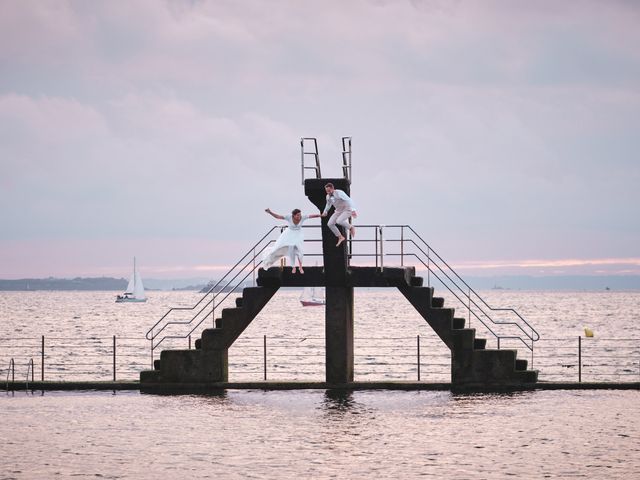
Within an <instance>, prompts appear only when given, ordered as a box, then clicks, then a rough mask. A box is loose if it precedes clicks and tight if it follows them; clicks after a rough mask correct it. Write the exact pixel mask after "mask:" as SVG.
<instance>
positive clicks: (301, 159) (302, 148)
mask: <svg viewBox="0 0 640 480" xmlns="http://www.w3.org/2000/svg"><path fill="white" fill-rule="evenodd" d="M300 172H301V173H302V185H304V138H301V139H300Z"/></svg>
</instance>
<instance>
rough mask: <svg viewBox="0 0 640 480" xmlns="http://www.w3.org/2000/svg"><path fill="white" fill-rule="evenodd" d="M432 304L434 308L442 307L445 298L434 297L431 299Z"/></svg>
mask: <svg viewBox="0 0 640 480" xmlns="http://www.w3.org/2000/svg"><path fill="white" fill-rule="evenodd" d="M431 306H432V307H433V308H442V307H443V306H444V298H442V297H433V299H432V300H431Z"/></svg>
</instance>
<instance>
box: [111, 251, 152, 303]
mask: <svg viewBox="0 0 640 480" xmlns="http://www.w3.org/2000/svg"><path fill="white" fill-rule="evenodd" d="M146 301H147V297H146V295H145V294H144V285H143V283H142V277H141V276H140V273H139V272H138V270H137V269H136V257H133V273H132V274H131V278H130V279H129V284H128V285H127V289H126V290H125V292H124V293H123V294H122V295H118V296H117V297H116V303H139V302H146Z"/></svg>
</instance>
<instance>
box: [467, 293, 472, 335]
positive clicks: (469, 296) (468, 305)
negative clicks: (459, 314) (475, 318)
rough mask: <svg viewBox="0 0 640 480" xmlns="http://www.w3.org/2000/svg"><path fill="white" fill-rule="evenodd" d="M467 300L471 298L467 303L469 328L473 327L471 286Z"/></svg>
mask: <svg viewBox="0 0 640 480" xmlns="http://www.w3.org/2000/svg"><path fill="white" fill-rule="evenodd" d="M467 300H469V302H468V304H467V308H468V309H469V328H471V287H469V293H468V294H467Z"/></svg>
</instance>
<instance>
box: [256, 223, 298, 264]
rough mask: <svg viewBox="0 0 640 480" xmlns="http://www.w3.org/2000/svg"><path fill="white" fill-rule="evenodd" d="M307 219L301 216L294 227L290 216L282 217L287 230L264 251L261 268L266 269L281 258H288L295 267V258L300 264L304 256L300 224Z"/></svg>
mask: <svg viewBox="0 0 640 480" xmlns="http://www.w3.org/2000/svg"><path fill="white" fill-rule="evenodd" d="M308 218H309V215H303V216H302V218H301V219H300V222H299V223H298V224H297V225H296V224H295V223H293V219H292V218H291V215H286V216H285V217H284V219H285V221H286V222H287V228H286V229H285V230H284V232H282V233H281V234H280V236H279V237H278V240H276V243H274V244H273V245H272V246H271V247H270V248H268V249H267V250H266V251H265V255H264V257H263V259H262V268H264V269H267V268H269V267H271V266H273V265H275V264H276V263H278V260H280V259H281V258H282V257H288V258H289V262H290V264H291V265H292V266H295V261H296V257H298V258H299V259H300V261H301V262H302V257H303V256H304V233H303V231H302V224H303V223H304V222H305V221H306V220H307V219H308Z"/></svg>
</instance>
